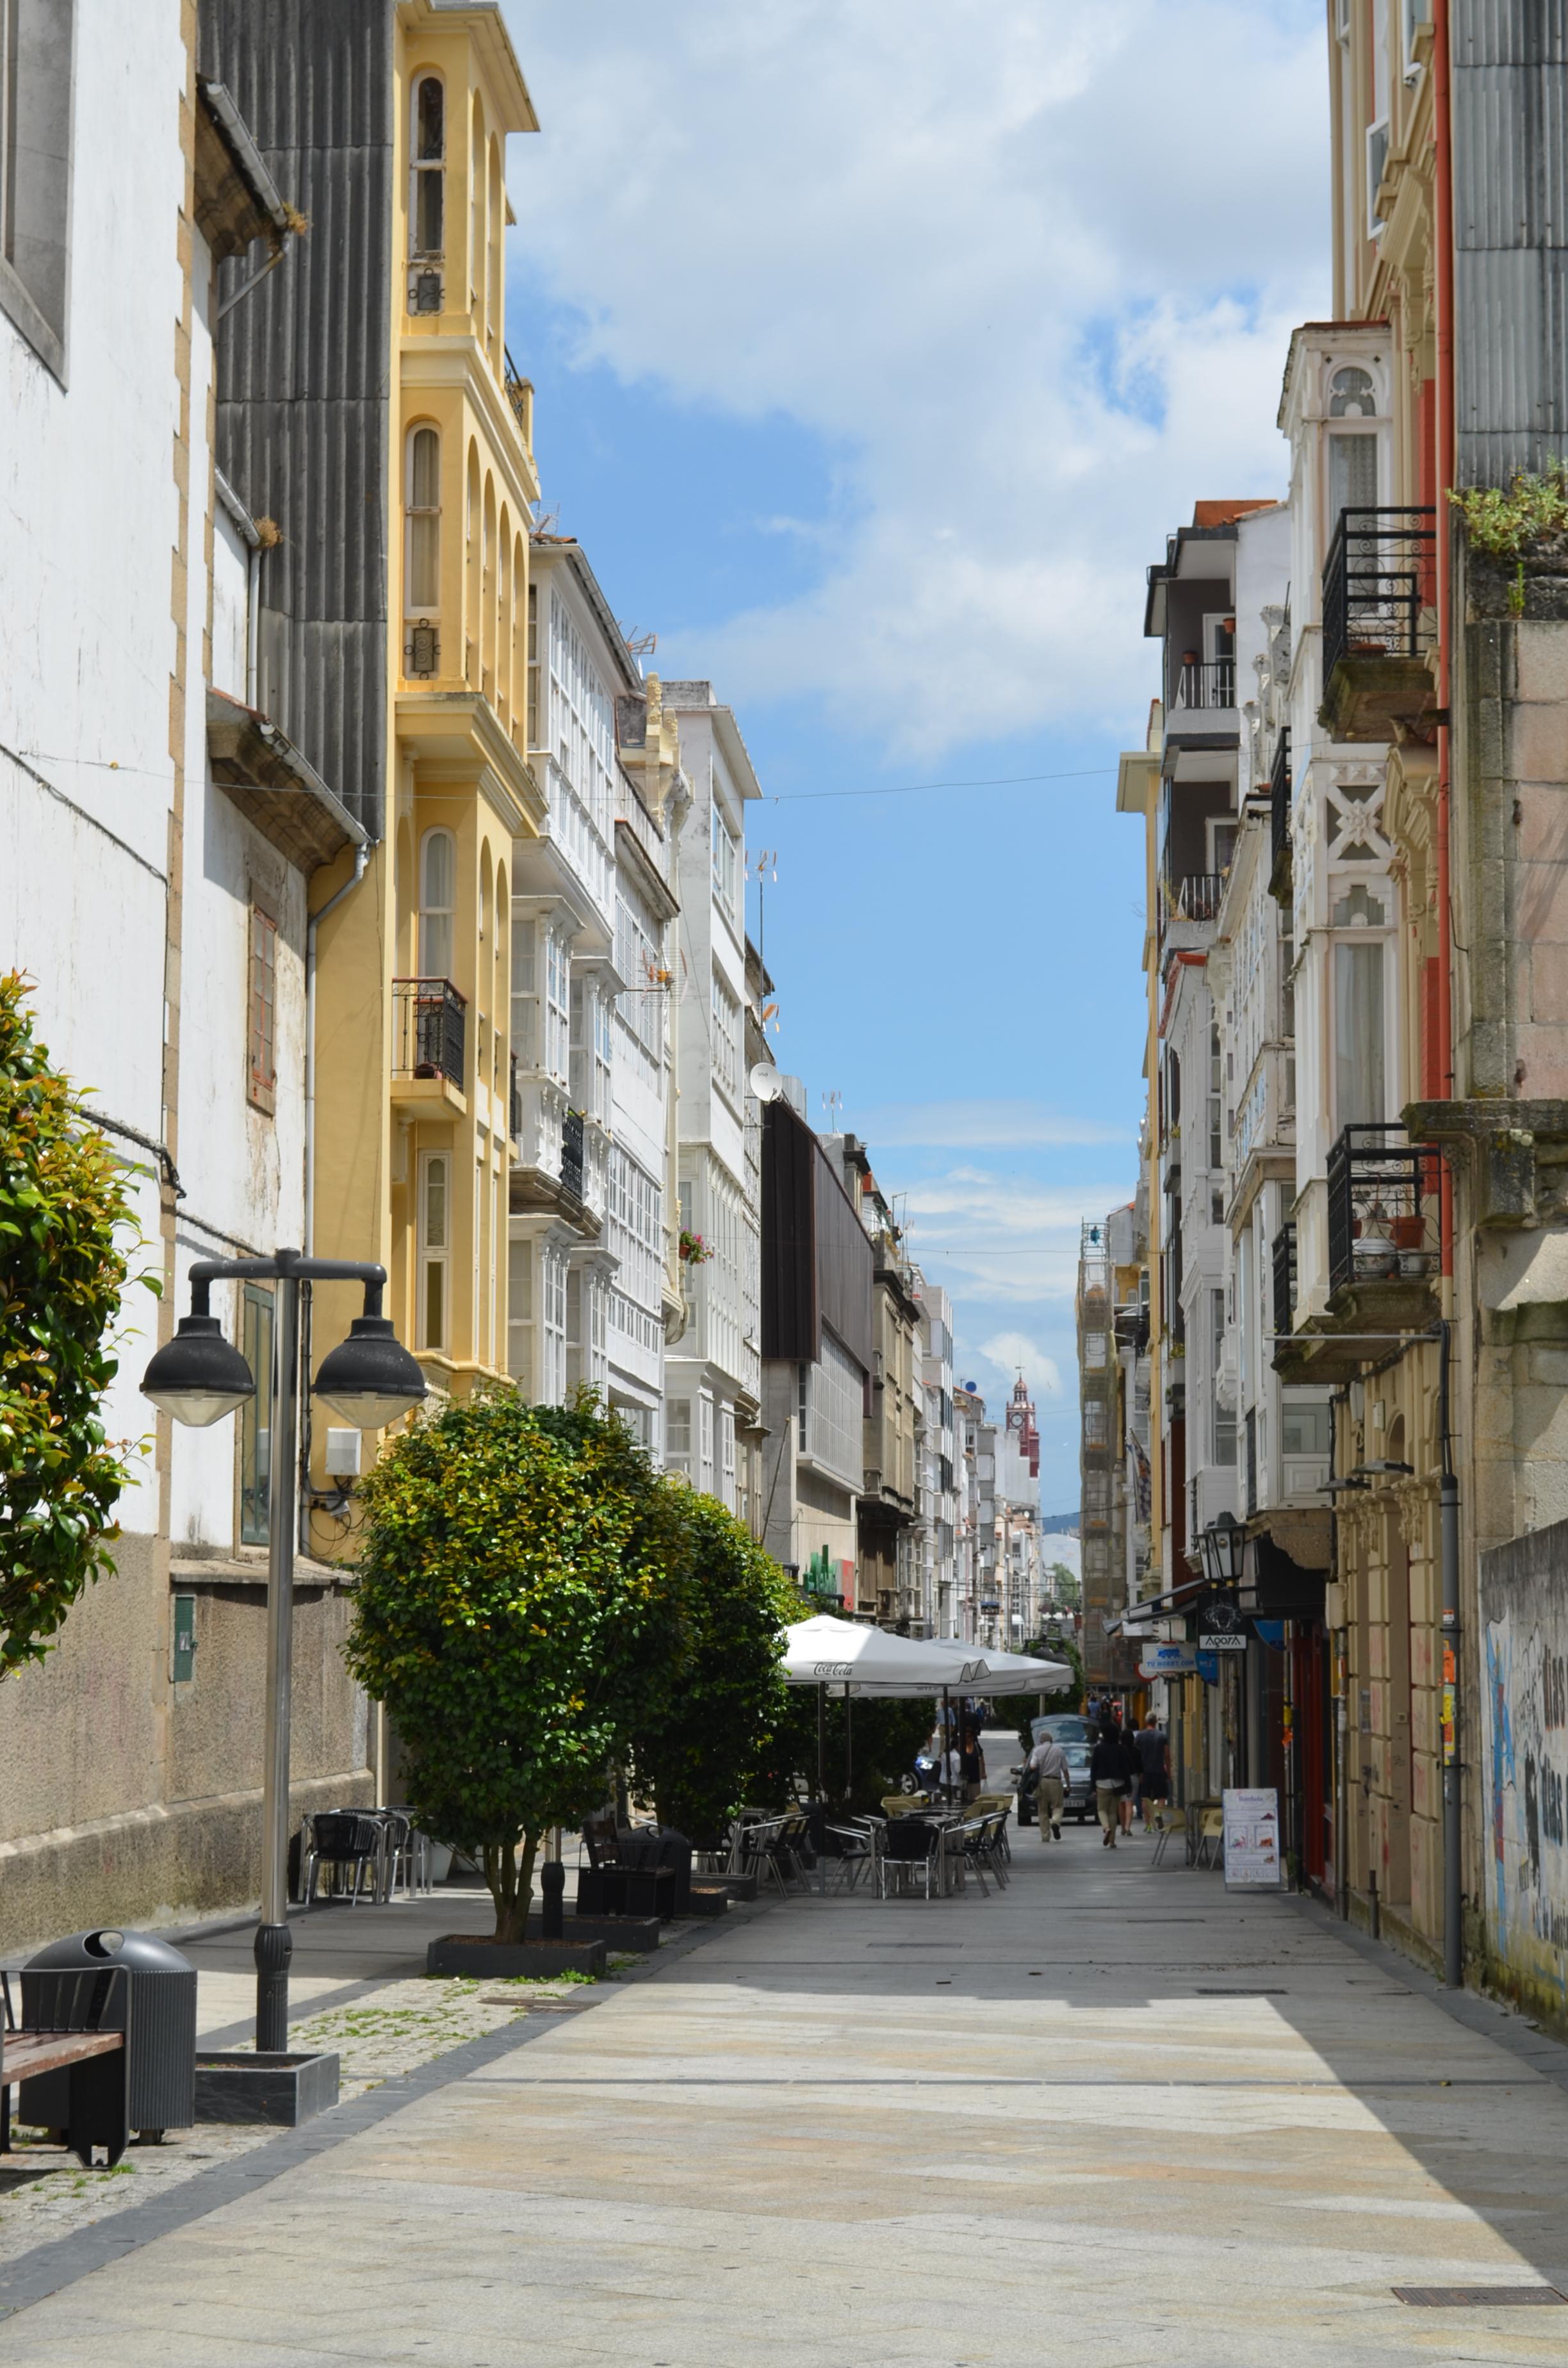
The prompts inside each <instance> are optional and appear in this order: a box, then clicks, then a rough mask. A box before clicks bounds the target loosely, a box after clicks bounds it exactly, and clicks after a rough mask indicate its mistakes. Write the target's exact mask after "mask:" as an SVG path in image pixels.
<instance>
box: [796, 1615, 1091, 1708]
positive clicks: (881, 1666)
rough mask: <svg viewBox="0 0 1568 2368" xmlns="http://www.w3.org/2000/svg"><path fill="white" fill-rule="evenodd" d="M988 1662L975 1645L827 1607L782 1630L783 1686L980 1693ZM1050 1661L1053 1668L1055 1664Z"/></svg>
mask: <svg viewBox="0 0 1568 2368" xmlns="http://www.w3.org/2000/svg"><path fill="white" fill-rule="evenodd" d="M989 1666H990V1664H989V1662H988V1660H987V1657H986V1656H985V1655H984V1654H983V1653H982V1652H981V1650H980V1647H979V1646H978V1645H964V1644H961V1643H959V1642H957V1641H956V1640H955V1641H951V1642H949V1643H947V1644H939V1643H937V1642H934V1641H931V1640H929V1639H923V1638H920V1637H917V1636H895V1635H893V1634H892V1633H891V1632H890V1631H889V1630H888V1629H886V1628H869V1627H863V1626H861V1625H860V1624H859V1623H858V1622H856V1621H853V1620H835V1619H834V1617H833V1615H832V1613H831V1612H826V1611H823V1612H819V1613H818V1614H817V1615H816V1617H815V1618H814V1619H812V1620H797V1621H796V1622H795V1623H794V1625H793V1626H792V1627H790V1628H786V1629H785V1631H784V1681H785V1683H786V1685H791V1686H822V1685H828V1686H848V1687H850V1688H851V1689H852V1690H853V1691H854V1692H856V1693H858V1694H888V1695H893V1696H897V1695H901V1694H902V1695H903V1696H905V1697H906V1698H907V1697H913V1696H916V1695H919V1694H939V1693H940V1692H941V1691H942V1690H943V1688H944V1687H950V1688H951V1689H952V1690H953V1691H955V1692H957V1691H959V1690H960V1688H961V1689H962V1691H965V1692H966V1693H983V1692H985V1691H986V1688H985V1685H984V1684H983V1678H984V1675H985V1671H986V1669H987V1668H988V1667H989ZM1029 1666H1030V1668H1034V1667H1036V1666H1037V1665H1036V1664H1035V1663H1033V1662H1031V1663H1030V1664H1029ZM1039 1666H1040V1667H1045V1666H1047V1665H1046V1664H1043V1663H1042V1664H1040V1665H1039ZM1049 1666H1050V1667H1051V1668H1055V1667H1056V1664H1055V1663H1054V1662H1053V1663H1051V1664H1050V1665H1049ZM1062 1674H1063V1676H1065V1675H1066V1672H1065V1671H1063V1672H1062Z"/></svg>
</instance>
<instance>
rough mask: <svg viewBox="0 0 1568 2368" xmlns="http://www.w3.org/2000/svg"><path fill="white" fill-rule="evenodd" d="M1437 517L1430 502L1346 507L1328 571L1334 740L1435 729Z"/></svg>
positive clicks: (1328, 695)
mask: <svg viewBox="0 0 1568 2368" xmlns="http://www.w3.org/2000/svg"><path fill="white" fill-rule="evenodd" d="M1433 518H1434V513H1433V512H1432V511H1431V510H1429V509H1347V510H1341V512H1340V514H1339V524H1338V525H1337V527H1335V531H1334V541H1332V542H1331V543H1330V545H1329V547H1328V557H1327V559H1326V560H1325V561H1324V571H1323V705H1322V707H1321V708H1320V710H1319V712H1318V720H1319V722H1320V723H1322V724H1323V726H1324V730H1325V731H1327V732H1329V733H1331V734H1333V736H1334V738H1335V740H1381V741H1389V742H1392V741H1394V740H1397V739H1400V738H1402V737H1409V736H1410V734H1411V733H1412V732H1413V731H1414V732H1415V735H1416V736H1417V737H1425V736H1428V735H1429V734H1430V731H1431V724H1430V720H1429V719H1430V717H1431V713H1432V710H1433V708H1434V705H1435V703H1436V700H1437V686H1436V683H1435V680H1434V677H1433V673H1432V666H1431V662H1430V661H1431V651H1432V648H1433V644H1434V640H1435V626H1434V613H1433V609H1434V602H1435V599H1436V597H1437V593H1436V576H1435V573H1434V570H1435V564H1436V550H1437V536H1436V531H1435V529H1434V525H1433ZM1423 727H1425V730H1423Z"/></svg>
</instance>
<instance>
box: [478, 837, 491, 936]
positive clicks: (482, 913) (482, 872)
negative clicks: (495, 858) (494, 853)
mask: <svg viewBox="0 0 1568 2368" xmlns="http://www.w3.org/2000/svg"><path fill="white" fill-rule="evenodd" d="M489 935H490V849H489V848H485V850H484V852H483V855H482V856H481V857H480V860H479V942H480V944H481V945H483V943H484V940H485V939H486V938H487V937H488V936H489Z"/></svg>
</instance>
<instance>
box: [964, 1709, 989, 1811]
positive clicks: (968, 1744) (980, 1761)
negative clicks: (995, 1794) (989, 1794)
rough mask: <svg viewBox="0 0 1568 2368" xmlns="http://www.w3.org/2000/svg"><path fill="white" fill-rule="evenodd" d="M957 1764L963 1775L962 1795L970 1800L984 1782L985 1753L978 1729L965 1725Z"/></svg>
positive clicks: (978, 1791)
mask: <svg viewBox="0 0 1568 2368" xmlns="http://www.w3.org/2000/svg"><path fill="white" fill-rule="evenodd" d="M959 1764H960V1769H961V1770H962V1775H963V1796H964V1799H965V1800H966V1801H972V1800H974V1799H975V1797H976V1796H977V1794H978V1793H980V1792H981V1790H982V1789H983V1785H984V1782H985V1754H984V1752H983V1749H982V1748H981V1742H980V1729H979V1728H978V1727H977V1726H966V1727H965V1728H964V1731H963V1737H962V1740H961V1742H960V1746H959Z"/></svg>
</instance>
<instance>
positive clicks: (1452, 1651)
mask: <svg viewBox="0 0 1568 2368" xmlns="http://www.w3.org/2000/svg"><path fill="white" fill-rule="evenodd" d="M1452 102H1453V90H1452V69H1451V61H1450V53H1449V0H1436V4H1435V6H1434V7H1433V10H1432V103H1433V134H1434V144H1435V148H1436V155H1435V158H1434V167H1435V184H1434V192H1435V210H1436V220H1435V222H1434V224H1433V236H1434V239H1435V242H1436V245H1437V257H1436V263H1437V272H1436V290H1435V292H1436V298H1437V486H1436V493H1437V518H1436V519H1435V521H1434V524H1435V526H1436V529H1437V537H1436V543H1437V717H1438V722H1437V961H1438V966H1439V967H1438V992H1437V1053H1438V1064H1437V1065H1438V1074H1439V1077H1440V1081H1441V1087H1442V1093H1443V1097H1444V1099H1446V1100H1449V1101H1451V1100H1452V1099H1453V1094H1454V1020H1453V903H1452V896H1453V890H1452V885H1451V878H1450V871H1449V826H1450V817H1451V811H1452V782H1453V773H1452V762H1453V757H1452V751H1453V728H1452V725H1451V723H1450V722H1449V700H1450V698H1451V696H1452V682H1453V613H1452V611H1453V566H1452V560H1451V555H1450V554H1451V550H1452V540H1451V519H1450V515H1449V513H1450V508H1451V505H1450V503H1449V489H1450V488H1451V486H1452V484H1453V481H1454V460H1455V452H1454V145H1453V104H1452ZM1438 1177H1439V1202H1438V1205H1439V1213H1440V1218H1441V1226H1442V1292H1443V1317H1442V1322H1441V1324H1440V1326H1439V1327H1438V1331H1439V1351H1438V1353H1439V1355H1440V1356H1441V1359H1442V1368H1441V1372H1440V1374H1439V1380H1438V1398H1439V1407H1440V1422H1441V1429H1442V1452H1443V1461H1442V1476H1441V1480H1440V1483H1439V1496H1438V1520H1439V1535H1440V1548H1441V1573H1442V1590H1443V1593H1442V1653H1443V1692H1442V1710H1443V1719H1442V1742H1443V1979H1444V1981H1445V1983H1446V1984H1447V1985H1448V1987H1449V1989H1458V1988H1460V1987H1461V1985H1462V1983H1463V1979H1464V1929H1463V1921H1462V1912H1461V1901H1462V1893H1463V1867H1462V1862H1461V1846H1462V1838H1461V1821H1460V1768H1459V1649H1460V1540H1459V1494H1460V1492H1459V1480H1458V1477H1457V1476H1456V1474H1455V1472H1454V1469H1453V1452H1452V1445H1451V1439H1450V1431H1449V1361H1450V1345H1451V1338H1452V1326H1453V1314H1454V1194H1453V1169H1452V1167H1451V1165H1450V1162H1449V1157H1448V1156H1447V1155H1446V1154H1445V1156H1444V1157H1443V1160H1442V1164H1441V1167H1440V1168H1439V1171H1438Z"/></svg>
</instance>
